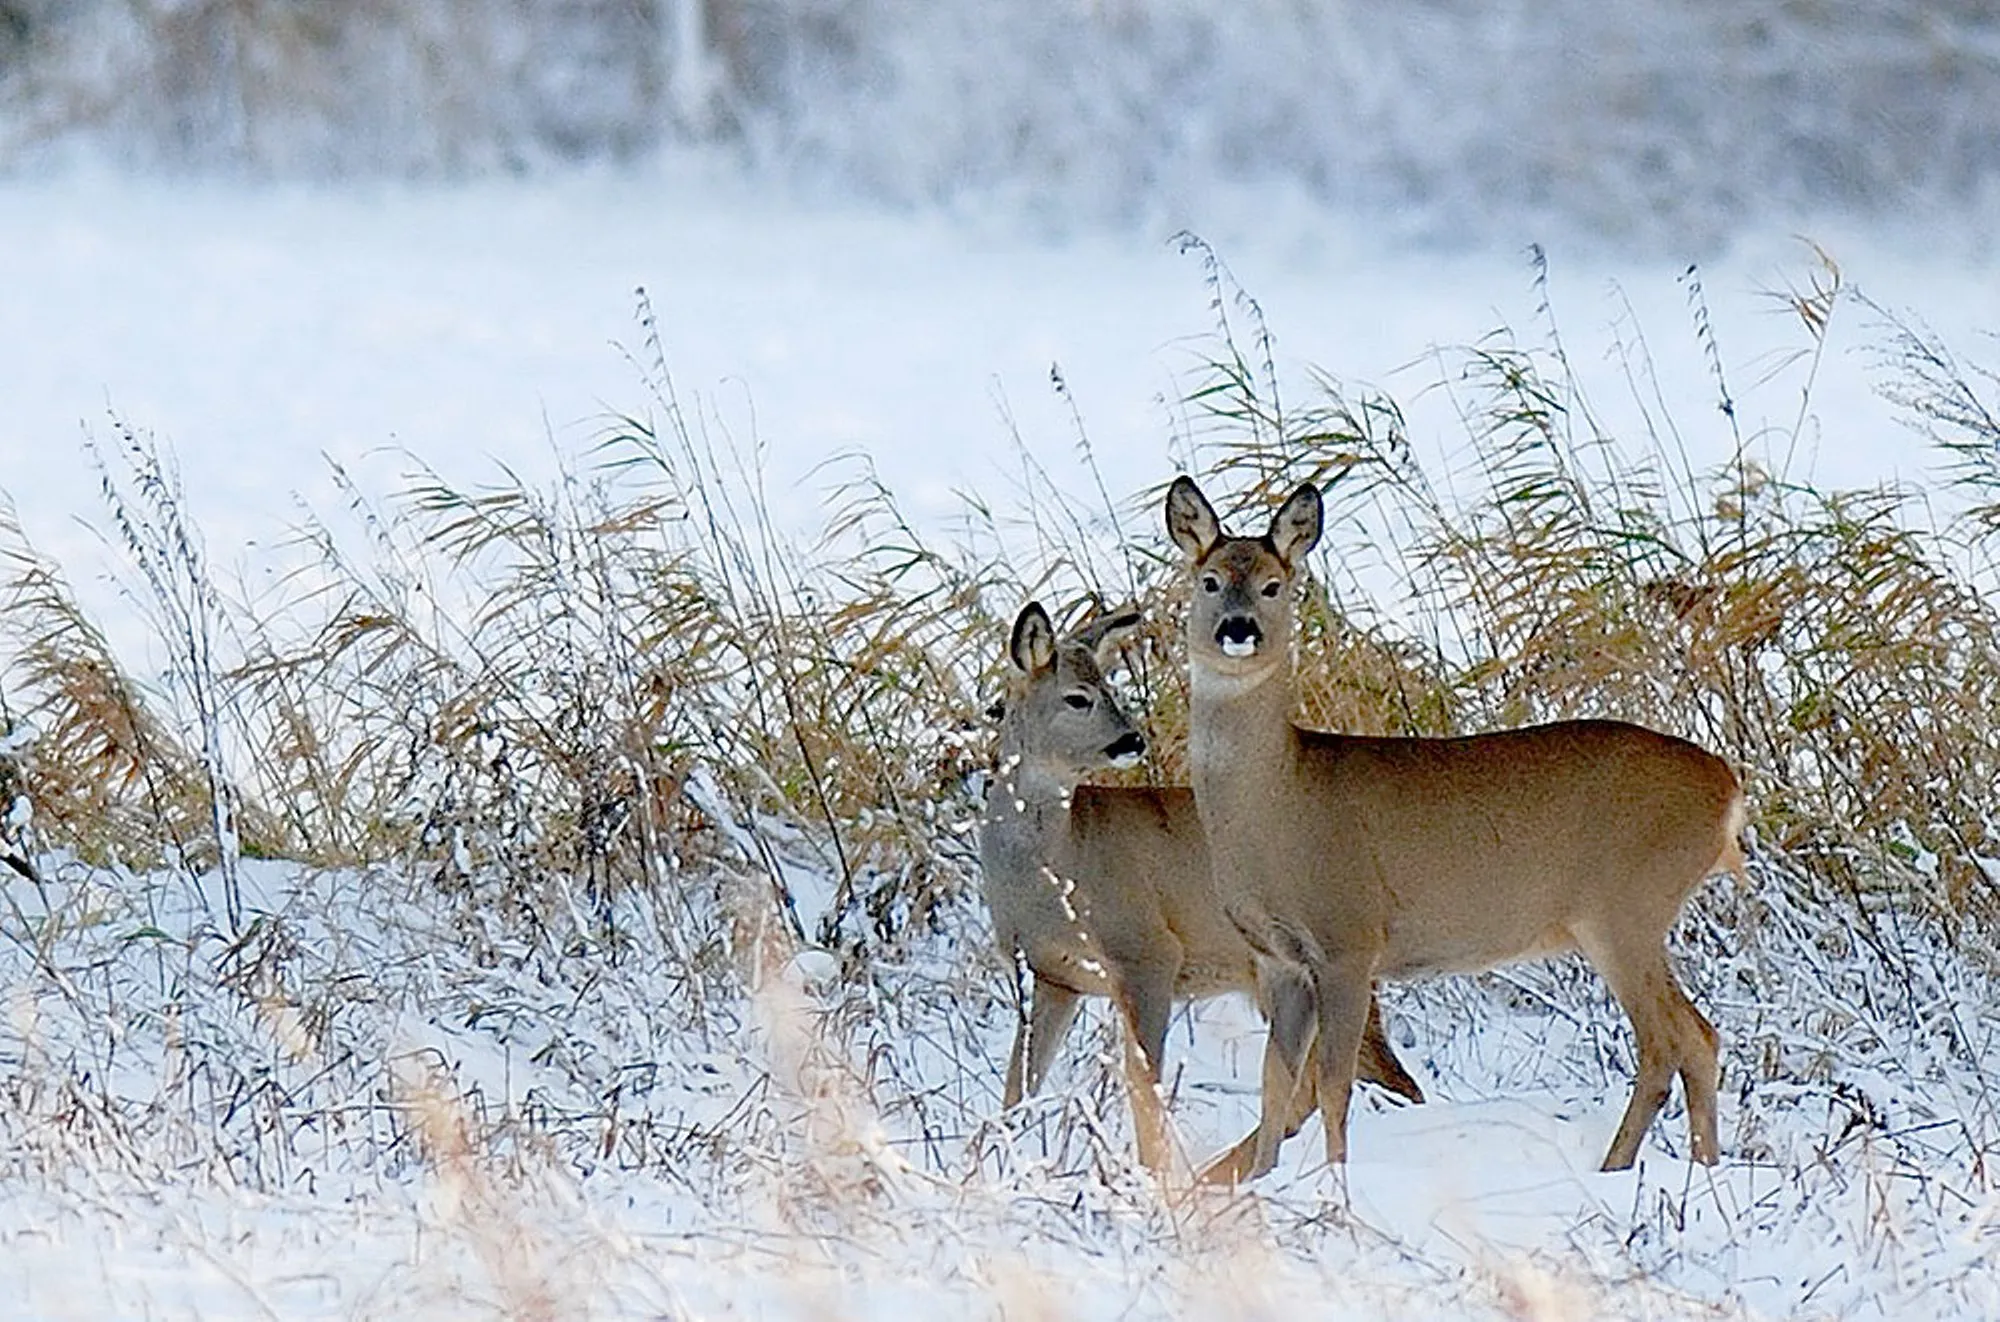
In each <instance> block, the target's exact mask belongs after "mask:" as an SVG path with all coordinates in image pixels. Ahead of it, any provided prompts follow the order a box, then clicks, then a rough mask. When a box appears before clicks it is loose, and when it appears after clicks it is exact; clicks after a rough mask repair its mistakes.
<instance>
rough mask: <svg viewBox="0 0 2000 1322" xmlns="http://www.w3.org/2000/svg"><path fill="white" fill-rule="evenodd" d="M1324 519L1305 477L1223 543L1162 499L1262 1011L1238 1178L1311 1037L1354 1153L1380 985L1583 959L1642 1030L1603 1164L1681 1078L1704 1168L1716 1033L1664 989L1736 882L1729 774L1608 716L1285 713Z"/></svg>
mask: <svg viewBox="0 0 2000 1322" xmlns="http://www.w3.org/2000/svg"><path fill="white" fill-rule="evenodd" d="M1323 518H1324V514H1323V508H1322V502H1321V498H1320V493H1319V491H1318V489H1317V488H1315V487H1313V486H1311V485H1306V486H1302V487H1300V488H1299V489H1298V490H1297V491H1295V492H1293V493H1292V495H1291V497H1290V498H1289V499H1287V500H1286V501H1285V503H1284V505H1283V506H1282V507H1281V508H1280V509H1279V510H1278V512H1277V515H1276V516H1275V517H1274V518H1273V519H1272V520H1271V525H1270V529H1269V530H1268V531H1267V532H1265V533H1264V534H1263V535H1261V536H1255V537H1241V536H1232V535H1230V534H1229V533H1228V532H1226V531H1225V530H1224V529H1223V527H1222V526H1221V523H1220V521H1219V520H1218V519H1217V517H1216V513H1215V510H1214V508H1213V506H1211V505H1210V504H1209V502H1208V500H1207V498H1206V497H1204V496H1203V495H1202V493H1201V489H1200V488H1199V487H1197V486H1196V485H1195V484H1194V482H1193V481H1191V480H1190V479H1188V478H1186V477H1180V478H1177V479H1176V480H1175V482H1174V484H1173V486H1172V488H1171V489H1170V490H1169V491H1168V493H1167V501H1166V522H1167V531H1168V533H1169V534H1170V535H1171V536H1172V538H1173V540H1174V542H1175V544H1176V545H1177V546H1179V547H1180V549H1181V550H1182V551H1183V552H1184V553H1185V554H1186V556H1187V559H1188V576H1189V580H1190V585H1191V589H1192V591H1191V600H1190V605H1189V609H1188V622H1187V646H1188V663H1189V668H1190V672H1191V674H1190V681H1191V683H1190V697H1189V707H1190V713H1189V759H1190V762H1191V765H1192V769H1193V777H1192V778H1193V781H1194V794H1195V803H1196V805H1197V808H1198V809H1199V813H1200V817H1201V821H1202V826H1203V827H1204V829H1205V831H1206V834H1207V837H1208V841H1209V848H1210V851H1211V853H1212V855H1213V867H1214V876H1215V879H1216V884H1217V887H1218V889H1219V891H1220V895H1221V900H1222V903H1223V906H1224V908H1225V910H1226V912H1227V913H1228V915H1229V917H1230V919H1231V921H1232V922H1233V923H1234V924H1235V925H1236V927H1237V928H1238V930H1239V931H1240V932H1241V933H1242V934H1243V937H1244V938H1245V939H1246V940H1247V941H1248V942H1249V944H1250V945H1251V947H1252V948H1253V949H1254V950H1255V951H1256V952H1257V976H1258V980H1259V984H1260V989H1261V992H1260V1000H1261V1001H1262V1002H1263V1003H1264V1004H1265V1005H1266V1006H1267V1007H1268V1013H1269V1015H1270V1019H1271V1036H1270V1041H1269V1045H1268V1046H1267V1048H1266V1053H1265V1078H1264V1099H1263V1116H1262V1119H1261V1121H1260V1122H1259V1125H1258V1132H1257V1136H1256V1144H1255V1152H1254V1155H1253V1159H1252V1160H1251V1161H1250V1162H1249V1163H1248V1167H1249V1170H1248V1173H1249V1174H1251V1175H1253V1176H1254V1175H1260V1174H1262V1173H1264V1172H1265V1171H1267V1170H1269V1169H1270V1168H1271V1166H1272V1165H1273V1164H1274V1163H1275V1161H1276V1160H1277V1151H1278V1145H1279V1143H1281V1142H1282V1141H1283V1139H1284V1138H1285V1137H1286V1124H1287V1123H1288V1122H1289V1121H1290V1118H1291V1116H1293V1115H1294V1114H1296V1113H1297V1111H1298V1106H1299V1103H1298V1101H1297V1099H1296V1098H1295V1097H1293V1096H1292V1095H1291V1094H1292V1093H1293V1092H1294V1091H1296V1090H1297V1089H1298V1087H1299V1086H1300V1085H1299V1082H1298V1081H1299V1080H1300V1078H1301V1076H1302V1075H1303V1074H1305V1073H1306V1072H1308V1070H1309V1068H1311V1067H1312V1065H1311V1062H1310V1061H1309V1060H1308V1055H1309V1051H1310V1049H1311V1048H1312V1047H1313V1046H1315V1045H1316V1046H1317V1048H1318V1060H1317V1065H1316V1069H1317V1074H1318V1101H1319V1103H1320V1116H1321V1119H1322V1120H1323V1122H1324V1123H1325V1126H1326V1156H1327V1160H1328V1161H1330V1162H1334V1161H1341V1160H1343V1159H1344V1158H1345V1157H1346V1154H1347V1102H1348V1094H1349V1091H1350V1089H1351V1087H1352V1083H1353V1079H1354V1067H1355V1059H1356V1049H1357V1047H1358V1045H1359V1043H1360V1041H1361V1036H1362V1031H1363V1028H1364V1026H1365V1024H1366V1023H1367V1020H1368V1006H1369V1004H1370V998H1371V994H1372V987H1373V983H1374V980H1375V979H1377V978H1386V979H1395V978H1407V977H1412V976H1419V975H1423V974H1431V973H1447V972H1470V971H1476V970H1482V969H1488V968H1492V967H1495V966H1496V965H1500V964H1503V963H1508V962H1511V961H1514V960H1520V959H1527V958H1532V957H1534V956H1538V955H1545V954H1550V953H1554V952H1557V951H1563V950H1571V949H1575V950H1581V951H1582V952H1583V954H1584V955H1585V956H1586V957H1587V958H1588V959H1589V960H1590V962H1591V963H1592V964H1593V965H1594V966H1595V967H1596V969H1597V971H1598V972H1599V973H1600V974H1601V975H1602V976H1603V978H1604V980H1605V982H1606V983H1608V984H1609V985H1610V988H1611V991H1612V993H1613V995H1615V996H1616V997H1617V998H1618V1002H1619V1004H1620V1005H1622V1006H1623V1007H1624V1009H1625V1013H1626V1014H1627V1015H1628V1016H1630V1018H1631V1021H1632V1032H1633V1036H1634V1038H1635V1039H1636V1046H1637V1054H1638V1077H1637V1079H1636V1081H1635V1083H1634V1087H1633V1092H1632V1100H1631V1102H1630V1104H1629V1105H1628V1106H1627V1107H1626V1109H1625V1115H1624V1118H1623V1120H1622V1121H1621V1123H1620V1124H1619V1127H1618V1132H1617V1134H1616V1136H1615V1137H1614V1138H1613V1139H1612V1141H1611V1147H1610V1150H1609V1152H1607V1153H1606V1155H1605V1158H1604V1169H1606V1170H1617V1169H1622V1168H1624V1167H1627V1166H1630V1165H1631V1164H1632V1162H1633V1160H1634V1158H1635V1157H1636V1156H1637V1154H1638V1151H1639V1144H1640V1141H1641V1139H1642V1138H1643V1137H1644V1136H1645V1133H1646V1130H1647V1128H1648V1127H1649V1126H1650V1125H1651V1123H1652V1121H1653V1118H1654V1117H1655V1116H1656V1115H1657V1114H1658V1113H1659V1111H1660V1108H1661V1107H1662V1106H1663V1105H1664V1104H1665V1102H1666V1098H1667V1092H1668V1088H1669V1085H1670V1084H1671V1082H1672V1079H1673V1076H1674V1075H1675V1074H1679V1075H1680V1078H1681V1081H1682V1083H1683V1085H1684V1086H1685V1088H1686V1092H1687V1108H1688V1124H1689V1128H1690V1130H1691V1131H1692V1147H1691V1155H1692V1157H1693V1158H1694V1160H1696V1161H1700V1162H1705V1163H1707V1162H1714V1161H1715V1160H1716V1158H1717V1156H1718V1146H1717V1138H1716V1117H1715V1093H1716V1082H1717V1053H1716V1033H1715V1030H1714V1028H1712V1027H1711V1026H1710V1025H1709V1022H1708V1021H1707V1020H1706V1019H1704V1018H1703V1017H1702V1015H1701V1012H1700V1011H1698V1010H1696V1009H1695V1007H1694V1005H1693V1003H1692V1002H1690V1001H1689V1000H1688V998H1687V995H1686V994H1685V993H1684V992H1683V991H1682V989H1681V985H1680V983H1679V981H1678V980H1677V979H1676V978H1675V976H1674V972H1673V970H1672V968H1671V967H1670V966H1669V964H1668V962H1667V952H1666V939H1667V934H1668V931H1669V930H1670V929H1671V928H1672V927H1673V924H1674V922H1675V919H1676V917H1677V916H1678V915H1679V913H1680V909H1681V904H1682V902H1683V901H1685V900H1686V899H1687V897H1688V895H1689V894H1690V893H1692V892H1693V891H1694V889H1695V888H1696V887H1697V886H1699V885H1700V884H1701V882H1702V880H1703V879H1704V878H1706V877H1707V876H1709V875H1710V874H1711V873H1713V872H1717V871H1721V870H1723V869H1729V870H1732V871H1736V872H1738V873H1739V875H1740V873H1741V871H1742V868H1743V855H1742V852H1741V850H1740V849H1739V847H1738V845H1737V837H1738V835H1739V833H1740V831H1741V829H1742V826H1743V821H1744V807H1743V793H1742V788H1741V785H1740V784H1739V782H1738V780H1737V777H1736V775H1735V773H1734V772H1733V771H1731V770H1730V768H1729V767H1728V765H1727V764H1725V763H1724V762H1723V761H1722V760H1721V759H1720V758H1718V757H1716V756H1714V755H1713V754H1711V753H1708V752H1706V751H1704V750H1703V749H1701V748H1699V747H1697V746H1696V745H1694V744H1692V743H1689V742H1688V741H1686V740H1684V739H1678V738H1675V737H1673V736H1671V735H1665V734H1659V733H1657V732H1655V731H1652V730H1648V729H1645V728H1643V727H1640V726H1637V725H1628V724H1625V723H1622V722H1618V721H1564V722H1559V723H1556V724H1551V725H1540V726H1534V727H1530V728H1527V729H1520V730H1507V731H1501V732H1497V733H1493V734H1481V735H1471V736H1467V737H1464V738H1455V739H1417V738H1364V737H1356V736H1348V735H1340V734H1330V733H1327V732H1324V731H1320V730H1311V729H1305V728H1301V727H1300V726H1298V725H1296V724H1294V723H1293V721H1292V710H1293V705H1294V684H1295V679H1294V661H1293V656H1292V651H1293V643H1292V617H1293V598H1294V589H1295V588H1296V586H1297V584H1298V581H1299V578H1300V576H1301V575H1302V573H1303V572H1304V561H1305V556H1306V553H1307V552H1309V551H1311V550H1312V548H1313V546H1314V545H1315V544H1317V542H1318V541H1319V537H1320V530H1321V525H1322V521H1323ZM1217 1173H1218V1174H1219V1175H1221V1176H1224V1177H1227V1176H1230V1175H1233V1174H1237V1173H1238V1172H1236V1171H1231V1170H1228V1169H1223V1170H1220V1171H1219V1172H1217Z"/></svg>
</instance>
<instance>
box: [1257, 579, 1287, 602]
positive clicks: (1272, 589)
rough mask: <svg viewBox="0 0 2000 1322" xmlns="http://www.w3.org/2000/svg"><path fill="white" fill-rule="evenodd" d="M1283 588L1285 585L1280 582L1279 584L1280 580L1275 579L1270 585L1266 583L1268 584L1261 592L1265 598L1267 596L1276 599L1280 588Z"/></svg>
mask: <svg viewBox="0 0 2000 1322" xmlns="http://www.w3.org/2000/svg"><path fill="white" fill-rule="evenodd" d="M1282 586H1283V584H1281V583H1279V582H1278V580H1277V579H1275V578H1274V579H1272V580H1271V581H1270V582H1269V583H1266V584H1265V585H1264V586H1263V587H1262V588H1261V589H1259V590H1260V591H1261V592H1262V593H1263V594H1264V595H1265V596H1267V597H1272V598H1275V597H1276V596H1277V595H1278V590H1279V589H1280V588H1281V587H1282Z"/></svg>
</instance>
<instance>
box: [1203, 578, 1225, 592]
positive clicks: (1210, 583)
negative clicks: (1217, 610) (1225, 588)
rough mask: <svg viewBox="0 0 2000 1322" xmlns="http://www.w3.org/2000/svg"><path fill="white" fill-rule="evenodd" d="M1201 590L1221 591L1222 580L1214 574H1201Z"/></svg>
mask: <svg viewBox="0 0 2000 1322" xmlns="http://www.w3.org/2000/svg"><path fill="white" fill-rule="evenodd" d="M1201 590H1202V591H1203V592H1220V591H1222V580H1221V579H1219V578H1217V577H1216V576H1215V575H1214V574H1203V575H1202V576H1201Z"/></svg>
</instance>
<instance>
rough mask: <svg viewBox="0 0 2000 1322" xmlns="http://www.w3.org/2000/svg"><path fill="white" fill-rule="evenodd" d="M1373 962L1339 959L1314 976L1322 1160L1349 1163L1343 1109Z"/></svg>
mask: <svg viewBox="0 0 2000 1322" xmlns="http://www.w3.org/2000/svg"><path fill="white" fill-rule="evenodd" d="M1372 966H1373V960H1372V959H1369V958H1367V957H1365V956H1362V955H1359V954H1346V953H1343V954H1340V955H1335V956H1330V957H1327V958H1325V959H1323V960H1322V961H1320V962H1319V963H1318V964H1317V965H1316V966H1315V968H1314V970H1313V997H1314V1000H1315V1001H1316V1003H1317V1005H1318V1010H1319V1116H1320V1121H1321V1123H1322V1124H1324V1125H1325V1127H1326V1159H1327V1161H1328V1162H1329V1163H1333V1162H1341V1161H1346V1160H1347V1103H1348V1099H1349V1098H1350V1097H1351V1096H1352V1094H1353V1092H1354V1067H1355V1062H1356V1060H1357V1059H1358V1057H1359V1055H1360V1051H1361V1038H1362V1035H1363V1033H1364V1032H1365V1031H1366V1029H1367V1027H1368V1010H1369V1007H1370V1006H1371V1005H1372V1004H1373V1003H1374V980H1373V977H1372V973H1373V968H1372Z"/></svg>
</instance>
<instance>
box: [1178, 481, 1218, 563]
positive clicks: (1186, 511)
mask: <svg viewBox="0 0 2000 1322" xmlns="http://www.w3.org/2000/svg"><path fill="white" fill-rule="evenodd" d="M1167 536H1169V537H1171V538H1173V539H1174V545H1175V546H1178V547H1180V548H1181V550H1183V551H1185V552H1187V556H1188V559H1190V560H1199V559H1201V558H1202V557H1203V556H1204V555H1207V554H1208V549H1209V548H1210V547H1211V546H1214V545H1215V544H1216V542H1217V541H1218V540H1220V539H1221V537H1222V524H1221V522H1220V521H1219V520H1217V518H1216V517H1215V506H1213V505H1211V504H1209V503H1208V497H1207V496H1204V495H1202V494H1201V488H1200V487H1198V486H1196V485H1195V484H1194V479H1193V478H1191V477H1189V476H1188V475H1187V474H1185V473H1183V474H1181V475H1180V476H1179V477H1177V478H1175V479H1174V484H1173V485H1172V486H1170V487H1168V488H1167Z"/></svg>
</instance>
